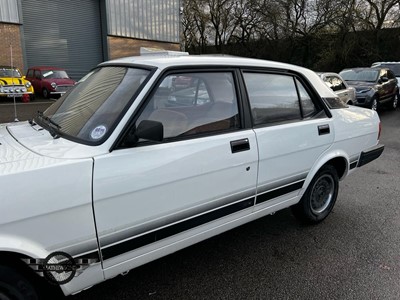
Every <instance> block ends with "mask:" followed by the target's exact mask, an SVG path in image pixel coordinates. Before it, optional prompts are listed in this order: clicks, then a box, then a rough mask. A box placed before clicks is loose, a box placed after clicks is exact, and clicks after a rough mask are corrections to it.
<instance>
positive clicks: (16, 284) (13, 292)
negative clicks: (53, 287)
mask: <svg viewBox="0 0 400 300" xmlns="http://www.w3.org/2000/svg"><path fill="white" fill-rule="evenodd" d="M0 299H17V300H25V299H32V300H34V299H39V295H38V292H37V290H36V289H35V287H34V286H33V284H32V283H31V282H30V281H29V280H28V279H27V278H26V277H25V276H24V275H22V273H20V272H18V271H17V270H16V269H14V268H12V267H9V266H2V265H0Z"/></svg>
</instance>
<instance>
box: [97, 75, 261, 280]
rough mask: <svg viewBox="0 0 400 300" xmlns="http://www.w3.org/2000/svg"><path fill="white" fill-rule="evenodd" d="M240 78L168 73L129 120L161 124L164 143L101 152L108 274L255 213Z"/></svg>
mask: <svg viewBox="0 0 400 300" xmlns="http://www.w3.org/2000/svg"><path fill="white" fill-rule="evenodd" d="M236 82H237V80H235V74H234V72H231V71H225V72H224V71H218V72H217V71H216V72H211V71H210V72H205V71H201V72H200V71H199V72H191V73H182V74H178V73H174V74H170V75H167V76H165V78H164V80H161V81H160V84H159V85H158V88H156V90H155V91H154V93H153V94H152V95H151V96H150V97H149V99H148V100H147V101H146V104H145V105H144V106H143V108H142V110H141V111H140V112H139V113H138V117H137V118H136V120H135V121H134V122H133V123H135V126H133V127H132V128H137V127H138V126H139V124H141V123H142V122H143V121H152V122H157V124H160V123H161V124H162V126H163V133H162V136H161V141H158V142H156V141H151V140H145V139H139V140H137V141H136V142H135V143H133V144H132V145H131V144H129V143H128V142H127V143H121V147H120V149H117V150H114V151H113V152H111V153H109V154H107V155H104V156H101V157H97V158H95V161H94V187H93V192H94V211H95V218H96V224H97V233H98V237H99V242H100V248H101V253H102V257H103V267H104V270H105V276H106V277H111V276H114V275H115V274H118V273H120V272H122V271H123V270H127V269H130V268H132V267H135V266H137V265H139V264H141V263H144V262H146V261H148V260H150V258H152V259H154V257H159V256H161V255H162V253H164V255H165V253H169V252H172V251H176V250H177V249H180V248H182V247H183V246H182V245H184V244H185V243H186V241H188V240H193V241H198V240H201V238H197V236H200V235H201V234H202V232H206V231H207V230H211V229H212V228H213V226H215V227H217V226H221V225H223V224H224V223H228V222H231V221H233V220H235V219H238V218H240V217H243V216H244V215H247V214H250V213H251V212H252V209H253V205H254V200H255V198H254V197H255V186H256V176H257V163H258V153H257V145H256V139H255V133H254V131H253V130H251V129H248V130H245V129H244V128H243V126H242V121H241V113H240V111H241V110H240V109H239V107H240V105H239V104H238V96H237V95H239V94H238V93H237V90H236V87H237V84H236ZM135 261H137V262H135Z"/></svg>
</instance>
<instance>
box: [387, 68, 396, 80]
mask: <svg viewBox="0 0 400 300" xmlns="http://www.w3.org/2000/svg"><path fill="white" fill-rule="evenodd" d="M387 75H388V78H389V79H394V78H396V76H394V73H393V72H392V71H391V70H388V71H387Z"/></svg>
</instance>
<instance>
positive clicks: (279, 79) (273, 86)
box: [244, 72, 316, 125]
mask: <svg viewBox="0 0 400 300" xmlns="http://www.w3.org/2000/svg"><path fill="white" fill-rule="evenodd" d="M244 80H245V83H246V88H247V93H248V96H249V100H250V106H251V112H252V117H253V124H254V125H263V124H273V123H282V122H288V121H296V120H302V119H303V118H307V117H310V116H312V115H314V114H315V113H316V108H315V105H314V103H313V101H312V100H311V97H310V95H309V93H308V92H307V90H306V89H305V88H304V86H303V85H302V84H301V83H300V81H299V80H297V79H296V78H294V77H293V76H291V75H281V74H268V73H250V72H245V73H244Z"/></svg>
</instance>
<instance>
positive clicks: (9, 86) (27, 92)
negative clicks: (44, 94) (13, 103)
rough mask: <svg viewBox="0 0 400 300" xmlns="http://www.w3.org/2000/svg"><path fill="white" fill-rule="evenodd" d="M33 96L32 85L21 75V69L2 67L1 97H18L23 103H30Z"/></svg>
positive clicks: (0, 72) (0, 71)
mask: <svg viewBox="0 0 400 300" xmlns="http://www.w3.org/2000/svg"><path fill="white" fill-rule="evenodd" d="M33 96H34V91H33V86H32V84H31V83H30V82H29V81H28V80H26V79H25V76H22V75H21V72H20V70H19V69H17V68H14V67H9V66H0V97H7V98H13V97H18V98H21V99H22V101H23V102H29V101H30V100H31V99H33Z"/></svg>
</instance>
